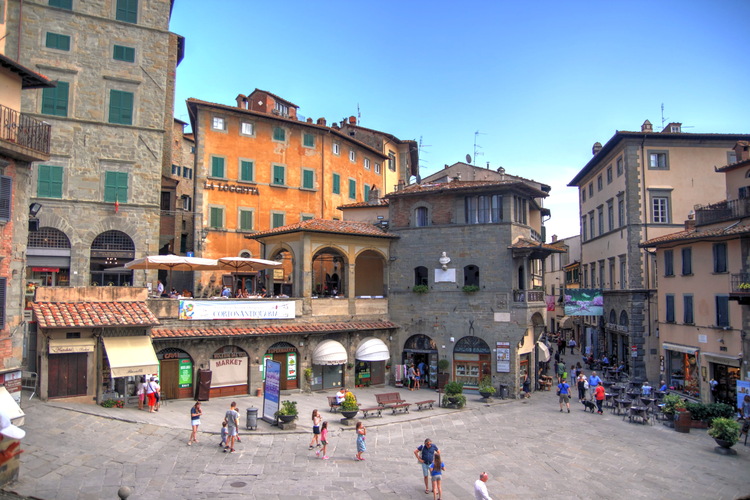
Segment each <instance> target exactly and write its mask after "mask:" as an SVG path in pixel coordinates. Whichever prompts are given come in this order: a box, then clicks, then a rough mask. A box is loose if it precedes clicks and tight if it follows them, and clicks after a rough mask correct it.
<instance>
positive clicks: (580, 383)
mask: <svg viewBox="0 0 750 500" xmlns="http://www.w3.org/2000/svg"><path fill="white" fill-rule="evenodd" d="M588 385H589V383H588V381H587V380H586V375H584V374H583V372H580V373H579V374H578V378H577V379H576V386H577V387H578V402H579V403H580V402H582V401H583V400H584V399H586V388H587V387H588Z"/></svg>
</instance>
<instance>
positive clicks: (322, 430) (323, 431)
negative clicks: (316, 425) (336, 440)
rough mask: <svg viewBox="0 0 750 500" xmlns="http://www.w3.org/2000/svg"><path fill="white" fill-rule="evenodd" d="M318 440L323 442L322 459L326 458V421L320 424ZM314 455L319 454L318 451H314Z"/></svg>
mask: <svg viewBox="0 0 750 500" xmlns="http://www.w3.org/2000/svg"><path fill="white" fill-rule="evenodd" d="M320 442H321V443H323V450H321V451H322V452H323V460H328V454H327V453H326V452H327V451H328V422H327V421H326V422H323V423H322V424H320ZM315 454H316V455H320V451H316V452H315Z"/></svg>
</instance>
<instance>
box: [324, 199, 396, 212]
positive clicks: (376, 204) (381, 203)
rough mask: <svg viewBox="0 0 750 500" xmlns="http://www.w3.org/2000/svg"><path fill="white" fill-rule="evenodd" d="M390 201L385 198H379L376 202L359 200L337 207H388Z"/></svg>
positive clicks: (339, 208)
mask: <svg viewBox="0 0 750 500" xmlns="http://www.w3.org/2000/svg"><path fill="white" fill-rule="evenodd" d="M388 205H389V201H388V200H387V199H385V198H378V199H377V200H375V202H372V203H371V202H369V201H359V202H357V203H349V204H348V205H341V206H338V207H336V209H338V210H341V209H342V208H373V207H387V206H388Z"/></svg>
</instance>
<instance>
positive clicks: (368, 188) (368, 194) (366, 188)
mask: <svg viewBox="0 0 750 500" xmlns="http://www.w3.org/2000/svg"><path fill="white" fill-rule="evenodd" d="M369 199H370V186H368V185H367V184H365V201H367V200H369Z"/></svg>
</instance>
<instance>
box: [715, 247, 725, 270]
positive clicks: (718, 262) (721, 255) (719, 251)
mask: <svg viewBox="0 0 750 500" xmlns="http://www.w3.org/2000/svg"><path fill="white" fill-rule="evenodd" d="M714 272H715V273H725V272H727V244H726V243H714Z"/></svg>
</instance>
